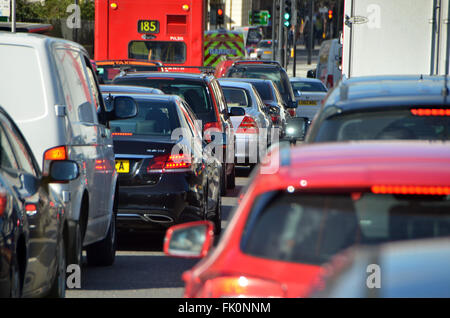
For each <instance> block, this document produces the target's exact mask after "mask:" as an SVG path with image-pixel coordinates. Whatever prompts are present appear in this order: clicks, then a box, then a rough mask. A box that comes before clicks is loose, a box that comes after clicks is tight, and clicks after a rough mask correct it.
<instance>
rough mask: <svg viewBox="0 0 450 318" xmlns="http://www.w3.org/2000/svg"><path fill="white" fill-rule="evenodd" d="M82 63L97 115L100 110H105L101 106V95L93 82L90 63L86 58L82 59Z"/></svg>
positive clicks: (95, 82) (93, 76)
mask: <svg viewBox="0 0 450 318" xmlns="http://www.w3.org/2000/svg"><path fill="white" fill-rule="evenodd" d="M84 62H85V64H86V70H87V74H88V80H89V85H90V88H91V92H92V95H93V97H94V105H95V109H96V111H97V113H99V112H100V111H102V109H105V107H104V105H103V97H102V95H101V91H100V88H99V87H98V83H97V81H96V80H95V75H94V70H93V69H92V66H91V63H90V62H89V60H88V59H87V58H86V57H84Z"/></svg>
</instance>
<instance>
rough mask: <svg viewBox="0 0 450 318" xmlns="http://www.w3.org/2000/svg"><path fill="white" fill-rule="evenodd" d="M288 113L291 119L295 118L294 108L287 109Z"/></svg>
mask: <svg viewBox="0 0 450 318" xmlns="http://www.w3.org/2000/svg"><path fill="white" fill-rule="evenodd" d="M288 113H289V115H291V117H295V108H288Z"/></svg>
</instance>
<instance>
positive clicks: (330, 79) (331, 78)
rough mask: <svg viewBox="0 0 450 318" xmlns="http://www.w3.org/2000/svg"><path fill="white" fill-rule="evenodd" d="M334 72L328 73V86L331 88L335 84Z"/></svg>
mask: <svg viewBox="0 0 450 318" xmlns="http://www.w3.org/2000/svg"><path fill="white" fill-rule="evenodd" d="M333 79H334V78H333V74H328V76H327V87H328V88H331V87H333V85H334V81H333Z"/></svg>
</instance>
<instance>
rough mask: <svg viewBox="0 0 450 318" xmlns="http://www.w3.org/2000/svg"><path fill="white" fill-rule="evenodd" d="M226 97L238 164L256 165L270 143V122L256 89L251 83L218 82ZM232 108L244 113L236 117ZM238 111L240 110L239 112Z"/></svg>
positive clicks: (265, 107)
mask: <svg viewBox="0 0 450 318" xmlns="http://www.w3.org/2000/svg"><path fill="white" fill-rule="evenodd" d="M219 83H220V86H221V87H222V91H223V93H224V95H225V99H226V101H227V105H228V109H230V112H231V114H232V115H231V122H232V124H233V129H234V133H235V137H236V144H235V149H234V151H235V160H236V163H237V164H250V165H253V164H256V163H258V162H260V159H261V158H263V157H264V155H265V153H266V150H267V147H268V146H269V145H270V142H271V128H272V120H271V119H270V115H269V114H268V113H267V112H266V110H267V106H266V105H265V104H264V102H263V101H262V99H261V97H260V96H259V94H258V92H257V90H256V89H255V87H254V86H253V85H252V84H250V83H245V82H238V81H236V82H234V81H230V80H222V79H219ZM233 108H240V109H241V110H243V112H242V113H240V114H239V115H238V116H236V115H235V113H234V111H233ZM238 111H239V110H238Z"/></svg>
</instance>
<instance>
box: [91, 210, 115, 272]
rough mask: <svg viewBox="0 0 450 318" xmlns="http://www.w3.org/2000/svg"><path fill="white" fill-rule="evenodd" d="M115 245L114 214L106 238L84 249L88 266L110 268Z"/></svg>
mask: <svg viewBox="0 0 450 318" xmlns="http://www.w3.org/2000/svg"><path fill="white" fill-rule="evenodd" d="M116 245H117V237H116V214H115V213H113V216H112V218H111V222H110V224H109V229H108V234H107V235H106V237H105V238H104V239H103V240H102V241H100V242H97V243H94V244H92V245H89V246H88V247H87V248H86V256H87V262H88V265H92V266H111V265H112V264H114V260H115V258H116Z"/></svg>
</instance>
